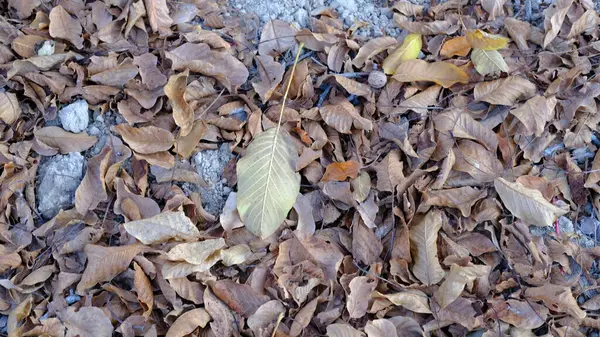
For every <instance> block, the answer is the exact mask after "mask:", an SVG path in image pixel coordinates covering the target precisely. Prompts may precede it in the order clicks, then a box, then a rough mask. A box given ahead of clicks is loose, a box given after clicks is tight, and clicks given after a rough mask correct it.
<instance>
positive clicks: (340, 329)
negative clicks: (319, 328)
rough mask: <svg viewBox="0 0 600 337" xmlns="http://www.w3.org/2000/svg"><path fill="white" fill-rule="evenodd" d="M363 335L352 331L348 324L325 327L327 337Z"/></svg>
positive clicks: (360, 336) (355, 336)
mask: <svg viewBox="0 0 600 337" xmlns="http://www.w3.org/2000/svg"><path fill="white" fill-rule="evenodd" d="M364 336H365V334H364V333H362V332H360V331H358V330H356V329H354V328H353V327H352V326H351V325H350V324H345V323H335V324H329V325H328V326H327V337H364Z"/></svg>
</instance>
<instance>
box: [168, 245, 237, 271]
mask: <svg viewBox="0 0 600 337" xmlns="http://www.w3.org/2000/svg"><path fill="white" fill-rule="evenodd" d="M225 247H227V245H226V244H225V240H223V239H209V240H204V241H200V242H191V243H180V244H178V245H177V246H175V247H173V248H171V250H170V251H169V253H168V254H167V256H168V258H169V260H171V261H185V262H187V263H191V264H194V265H197V266H200V267H202V270H203V271H207V270H209V269H210V267H212V266H213V265H215V264H216V263H217V262H219V260H220V259H221V255H220V253H219V252H220V250H221V249H223V248H225Z"/></svg>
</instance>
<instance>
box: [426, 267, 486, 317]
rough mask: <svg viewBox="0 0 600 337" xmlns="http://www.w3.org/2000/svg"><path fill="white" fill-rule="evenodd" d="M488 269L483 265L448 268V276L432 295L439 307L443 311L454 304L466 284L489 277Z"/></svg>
mask: <svg viewBox="0 0 600 337" xmlns="http://www.w3.org/2000/svg"><path fill="white" fill-rule="evenodd" d="M489 273H490V267H489V266H484V265H474V264H469V265H467V266H459V265H457V264H456V263H453V264H452V266H450V274H448V276H447V277H446V279H445V280H444V282H442V284H441V285H440V287H439V288H438V289H437V290H436V292H435V293H434V296H435V298H436V299H437V301H438V303H439V304H440V307H441V308H442V309H443V308H445V307H447V306H448V305H449V304H450V303H452V302H454V300H456V299H457V298H458V297H459V296H460V294H461V293H462V291H463V289H464V288H465V286H466V285H467V284H470V283H471V282H473V281H475V279H477V278H480V277H484V276H487V275H489Z"/></svg>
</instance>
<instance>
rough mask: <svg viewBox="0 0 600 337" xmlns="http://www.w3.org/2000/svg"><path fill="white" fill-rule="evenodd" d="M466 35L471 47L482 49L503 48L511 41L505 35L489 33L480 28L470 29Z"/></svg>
mask: <svg viewBox="0 0 600 337" xmlns="http://www.w3.org/2000/svg"><path fill="white" fill-rule="evenodd" d="M466 37H467V41H468V42H469V43H470V44H471V47H473V48H477V49H482V50H498V49H503V48H506V46H507V45H508V42H509V40H508V39H507V38H505V37H504V36H500V35H493V34H488V33H486V32H484V31H482V30H479V29H475V30H468V31H467V34H466Z"/></svg>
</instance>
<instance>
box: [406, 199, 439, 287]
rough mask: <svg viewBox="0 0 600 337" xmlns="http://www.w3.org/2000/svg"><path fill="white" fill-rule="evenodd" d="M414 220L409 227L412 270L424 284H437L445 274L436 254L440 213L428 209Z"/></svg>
mask: <svg viewBox="0 0 600 337" xmlns="http://www.w3.org/2000/svg"><path fill="white" fill-rule="evenodd" d="M415 220H416V222H415ZM415 220H413V222H414V226H413V227H412V228H411V229H410V248H411V252H412V257H413V262H414V263H413V267H412V272H413V274H414V275H415V276H416V277H417V279H419V281H421V282H422V283H423V284H425V285H433V284H437V283H438V282H440V281H441V280H442V279H443V278H444V275H445V273H444V270H443V269H442V266H441V265H440V261H439V260H438V256H437V251H438V249H437V237H438V232H439V230H440V228H442V213H441V211H438V210H434V211H429V212H428V213H427V214H426V215H425V216H422V217H420V218H418V219H415Z"/></svg>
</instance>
